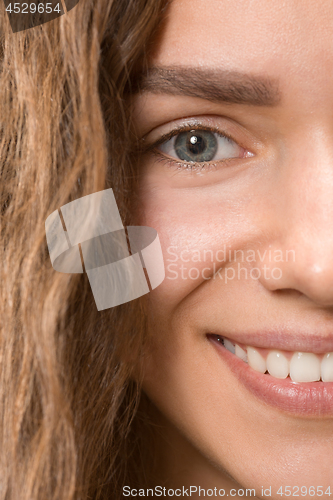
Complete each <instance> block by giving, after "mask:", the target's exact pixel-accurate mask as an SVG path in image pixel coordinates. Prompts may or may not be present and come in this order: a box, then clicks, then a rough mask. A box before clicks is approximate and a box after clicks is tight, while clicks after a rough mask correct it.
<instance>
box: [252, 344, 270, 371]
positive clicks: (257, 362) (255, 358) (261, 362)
mask: <svg viewBox="0 0 333 500" xmlns="http://www.w3.org/2000/svg"><path fill="white" fill-rule="evenodd" d="M247 359H248V363H249V365H250V366H251V368H253V369H254V370H256V371H257V372H260V373H265V372H266V360H265V359H264V358H263V357H262V356H261V354H259V352H258V351H256V349H253V347H248V348H247Z"/></svg>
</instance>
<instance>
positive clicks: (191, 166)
mask: <svg viewBox="0 0 333 500" xmlns="http://www.w3.org/2000/svg"><path fill="white" fill-rule="evenodd" d="M190 130H207V131H209V132H213V133H216V134H218V135H219V136H220V137H225V138H226V139H230V140H231V141H233V142H235V143H236V144H238V142H237V141H235V140H234V139H233V138H232V137H231V136H230V135H229V134H227V133H225V132H223V133H221V132H220V131H219V130H218V129H216V128H211V127H207V126H206V127H205V126H203V125H200V124H196V125H193V124H192V125H191V124H186V125H181V126H180V127H177V128H175V129H173V130H171V131H170V132H169V133H168V134H164V135H162V136H161V137H160V139H158V141H155V142H154V143H153V144H150V145H149V146H147V148H145V150H144V152H145V153H148V152H149V153H152V154H153V155H154V156H155V158H156V160H157V161H158V162H161V163H164V164H166V165H167V166H168V167H170V168H175V167H176V168H177V170H192V171H194V170H195V171H202V170H211V169H214V168H217V164H221V163H223V164H224V165H227V164H229V163H230V162H232V161H233V160H235V158H226V159H224V160H218V162H212V161H210V162H194V161H193V162H192V161H191V162H187V161H183V160H179V161H177V160H175V159H173V158H169V157H167V156H166V155H164V154H163V153H161V152H160V151H158V150H157V149H156V148H157V147H158V146H160V145H161V144H163V143H164V142H166V141H168V140H170V139H172V137H174V136H176V135H178V134H180V133H181V132H189V131H190ZM238 145H239V146H240V144H238ZM241 147H242V146H241Z"/></svg>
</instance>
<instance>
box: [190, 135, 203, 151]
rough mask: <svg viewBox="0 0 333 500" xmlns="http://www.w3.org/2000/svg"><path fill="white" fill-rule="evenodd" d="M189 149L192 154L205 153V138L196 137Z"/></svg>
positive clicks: (193, 138) (191, 141) (191, 140)
mask: <svg viewBox="0 0 333 500" xmlns="http://www.w3.org/2000/svg"><path fill="white" fill-rule="evenodd" d="M188 148H189V150H190V152H191V153H192V154H195V155H198V154H200V153H203V152H204V150H205V148H206V141H205V139H204V138H203V137H200V136H199V137H198V136H196V135H194V136H192V137H191V138H190V141H189V145H188Z"/></svg>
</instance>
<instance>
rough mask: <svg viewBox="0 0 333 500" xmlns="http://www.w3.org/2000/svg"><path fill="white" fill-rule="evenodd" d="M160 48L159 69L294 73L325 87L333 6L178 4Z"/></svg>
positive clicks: (307, 2) (311, 0)
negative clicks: (161, 67)
mask: <svg viewBox="0 0 333 500" xmlns="http://www.w3.org/2000/svg"><path fill="white" fill-rule="evenodd" d="M155 47H156V48H155V52H154V53H153V57H152V61H153V64H154V65H164V66H165V65H166V66H172V65H177V64H186V65H189V66H201V67H213V68H217V67H223V68H224V69H226V70H232V71H233V70H236V71H238V70H242V71H246V72H249V73H251V72H252V73H253V72H255V73H262V74H268V73H269V74H270V75H271V76H274V77H276V76H282V77H283V76H285V77H286V76H287V72H288V73H289V76H290V75H291V74H292V75H293V77H294V79H299V80H300V81H301V80H304V79H305V80H308V79H309V78H310V77H311V79H312V81H314V80H315V79H317V80H318V82H317V83H318V84H319V85H321V84H322V82H320V78H321V77H322V76H323V72H324V73H325V75H324V76H325V77H327V75H328V74H329V73H330V72H331V71H332V69H333V2H332V0H301V1H300V0H287V1H284V0H264V1H263V0H173V1H172V3H171V4H170V7H169V10H168V13H167V17H166V21H165V24H164V26H163V29H162V30H161V33H160V39H159V43H158V44H156V46H155ZM318 72H319V73H320V74H318Z"/></svg>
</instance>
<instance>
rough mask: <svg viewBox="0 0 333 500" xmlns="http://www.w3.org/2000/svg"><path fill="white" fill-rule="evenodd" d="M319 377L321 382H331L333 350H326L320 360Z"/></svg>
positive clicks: (332, 377) (332, 380)
mask: <svg viewBox="0 0 333 500" xmlns="http://www.w3.org/2000/svg"><path fill="white" fill-rule="evenodd" d="M321 379H322V381H323V382H333V352H328V353H327V354H325V356H324V357H323V359H322V360H321Z"/></svg>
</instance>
